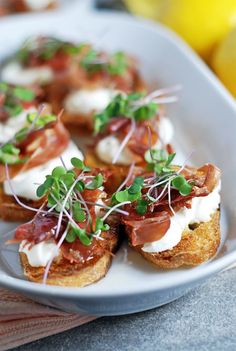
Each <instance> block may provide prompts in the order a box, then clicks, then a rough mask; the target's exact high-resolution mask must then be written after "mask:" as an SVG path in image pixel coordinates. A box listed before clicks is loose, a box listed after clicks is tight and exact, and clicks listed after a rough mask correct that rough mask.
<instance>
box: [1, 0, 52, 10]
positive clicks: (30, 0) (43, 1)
mask: <svg viewBox="0 0 236 351" xmlns="http://www.w3.org/2000/svg"><path fill="white" fill-rule="evenodd" d="M8 6H9V8H10V9H11V12H31V11H44V10H50V9H53V8H55V7H57V1H56V0H8Z"/></svg>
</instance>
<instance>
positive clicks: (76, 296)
mask: <svg viewBox="0 0 236 351" xmlns="http://www.w3.org/2000/svg"><path fill="white" fill-rule="evenodd" d="M86 28H87V29H88V31H87V37H88V38H90V39H91V38H93V39H94V40H95V38H96V36H97V38H99V39H98V43H99V45H100V46H102V47H104V48H105V49H108V50H117V49H122V50H125V51H127V52H129V53H131V54H133V55H135V56H137V57H138V59H139V61H140V64H141V66H142V73H143V74H144V76H145V78H146V79H148V81H149V83H150V84H151V85H153V86H160V87H162V86H169V85H173V84H176V83H180V84H182V85H183V92H182V93H181V99H180V102H179V103H178V104H176V105H175V106H174V107H173V108H171V109H170V110H169V115H170V116H171V118H172V120H173V123H174V124H175V126H176V143H177V145H178V148H179V149H180V150H181V152H183V153H185V154H186V155H187V154H189V153H190V152H191V151H192V150H195V154H194V156H193V159H192V162H193V163H195V164H196V165H201V164H202V163H204V162H214V163H216V164H217V165H218V166H219V167H221V168H222V169H223V190H222V208H223V211H222V212H223V216H222V245H221V248H220V250H219V254H218V255H217V257H216V258H215V259H214V260H212V261H211V262H209V263H206V264H204V265H201V266H199V267H196V268H193V269H179V270H173V271H169V272H166V271H158V270H156V269H155V268H153V267H152V266H151V265H149V264H148V263H147V262H145V261H144V260H143V259H142V258H140V257H139V256H138V255H137V254H136V253H134V252H133V251H132V250H129V251H128V254H127V252H126V249H125V248H126V246H124V247H123V248H121V249H120V251H119V253H118V254H117V256H116V257H115V259H114V261H113V264H112V267H111V269H110V271H109V273H108V274H107V276H106V277H105V278H104V279H103V280H101V281H100V282H98V283H97V284H94V285H91V286H89V287H86V288H82V289H78V288H60V287H52V286H42V285H39V284H35V283H31V282H28V281H26V280H25V279H24V278H23V275H22V271H21V269H20V265H19V262H18V256H17V254H16V252H15V251H14V247H12V248H11V249H10V250H11V252H9V251H8V250H6V249H3V247H4V246H3V245H1V247H2V249H1V255H0V257H1V261H0V285H2V286H5V287H8V288H11V289H13V290H17V291H20V292H22V293H24V294H25V295H27V296H30V297H31V298H32V299H34V300H36V301H39V302H42V303H44V304H48V305H52V306H56V307H59V308H61V309H63V310H69V311H85V312H89V313H91V314H99V315H118V314H126V313H132V312H137V311H142V310H147V309H150V308H153V307H157V306H160V305H162V304H165V303H167V302H169V301H172V300H174V299H176V298H178V297H180V296H181V295H183V294H185V293H186V292H187V291H188V290H189V289H191V288H193V287H194V286H196V285H197V284H200V283H201V282H202V281H204V280H205V279H206V278H208V277H209V276H211V275H212V274H215V273H217V272H218V271H220V270H222V269H224V268H225V267H227V266H228V265H230V264H232V263H233V262H234V261H236V234H235V228H236V218H235V209H236V187H235V184H234V182H235V177H236V161H235V158H234V152H235V150H236V139H235V132H236V108H235V104H234V101H233V99H232V98H231V97H230V95H229V94H228V93H227V92H226V90H225V89H224V88H223V86H222V85H221V84H220V83H219V82H218V80H217V79H216V78H215V77H214V76H213V74H212V73H211V72H210V71H209V69H208V68H207V67H206V66H205V65H204V64H203V63H202V62H201V61H200V59H198V58H197V57H196V55H195V54H194V53H192V51H191V50H190V49H189V48H188V47H187V46H186V45H185V44H184V43H183V42H182V41H181V40H180V39H178V38H177V37H176V36H175V35H174V34H172V33H171V32H169V31H167V30H166V29H164V28H162V27H160V26H158V25H154V24H152V23H148V22H146V21H141V20H136V19H134V18H130V17H128V16H127V15H117V14H106V13H103V14H100V15H98V14H91V15H90V16H88V15H85V14H83V15H82V14H81V15H80V16H79V15H78V14H76V15H75V14H73V13H71V14H70V15H68V16H65V17H63V16H62V15H59V14H57V15H51V14H44V15H42V16H37V15H36V16H34V17H33V18H30V17H28V18H24V21H23V20H22V19H21V18H15V19H14V21H13V20H8V21H3V22H2V23H1V24H0V34H1V35H0V57H2V58H3V57H5V56H6V55H8V54H9V53H10V52H11V50H13V49H14V48H16V46H17V45H18V44H19V43H20V42H21V41H22V39H23V38H26V37H27V36H28V35H29V33H31V34H33V33H38V34H39V33H47V34H58V35H63V36H66V37H70V38H72V39H82V38H83V39H86V37H85V34H86ZM104 31H105V32H106V35H105V36H102V34H101V33H103V32H104ZM11 228H12V225H11ZM9 229H10V226H9V224H6V223H1V224H0V232H1V240H2V243H3V242H4V241H5V240H6V238H7V236H5V235H3V234H4V233H5V232H7V231H8V230H9ZM8 249H9V248H8Z"/></svg>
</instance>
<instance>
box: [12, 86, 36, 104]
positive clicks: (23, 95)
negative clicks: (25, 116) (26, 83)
mask: <svg viewBox="0 0 236 351" xmlns="http://www.w3.org/2000/svg"><path fill="white" fill-rule="evenodd" d="M13 94H14V96H15V97H16V98H18V99H20V100H22V101H27V102H30V101H33V100H34V99H35V93H34V92H33V91H32V90H30V89H27V88H23V87H16V88H14V89H13Z"/></svg>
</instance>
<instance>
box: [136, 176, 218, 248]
mask: <svg viewBox="0 0 236 351" xmlns="http://www.w3.org/2000/svg"><path fill="white" fill-rule="evenodd" d="M220 188H221V185H220V183H219V184H218V185H217V186H216V188H215V189H214V190H213V191H212V192H211V193H210V194H209V195H207V196H202V197H194V198H193V199H192V207H191V208H189V209H188V208H186V207H183V208H182V209H181V210H180V211H178V212H176V214H175V215H174V216H172V217H171V221H170V227H169V229H168V231H167V232H166V234H165V235H164V236H163V238H161V239H160V240H158V241H154V242H152V243H146V244H144V246H143V247H142V250H143V251H145V252H151V253H152V252H153V253H154V252H162V251H166V250H171V249H173V247H175V246H176V245H177V244H178V243H179V242H180V240H181V237H182V233H183V231H184V229H185V228H186V227H187V226H188V225H190V224H195V223H201V222H208V221H210V219H211V215H212V214H213V213H214V212H215V211H216V210H217V209H218V207H219V204H220Z"/></svg>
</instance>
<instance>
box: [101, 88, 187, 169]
mask: <svg viewBox="0 0 236 351" xmlns="http://www.w3.org/2000/svg"><path fill="white" fill-rule="evenodd" d="M180 88H181V87H180V86H173V87H170V88H164V89H159V90H155V91H153V92H152V93H150V94H148V95H146V94H145V93H131V94H125V93H119V94H117V95H115V96H114V98H113V99H112V101H111V102H110V103H109V105H108V106H107V107H106V108H105V109H104V110H103V111H102V112H99V113H97V114H95V116H94V132H95V134H98V133H100V132H102V131H103V130H104V129H105V128H106V126H107V125H108V124H109V122H110V121H111V120H112V119H113V118H116V117H125V118H128V119H130V121H131V126H130V129H129V132H128V133H127V135H126V136H125V138H124V140H123V141H122V143H121V144H120V147H119V149H118V151H117V154H116V155H115V157H114V159H113V161H112V163H113V164H115V163H116V162H117V160H118V158H119V156H120V154H121V152H122V150H123V149H124V148H125V146H126V145H127V143H128V142H129V140H130V138H131V137H132V135H133V133H134V132H135V129H136V122H143V121H147V120H150V119H152V118H154V117H155V116H156V115H157V113H158V111H159V105H160V104H167V103H172V102H175V101H177V96H174V95H172V96H165V95H166V94H169V93H172V92H175V91H178V90H179V89H180Z"/></svg>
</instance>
